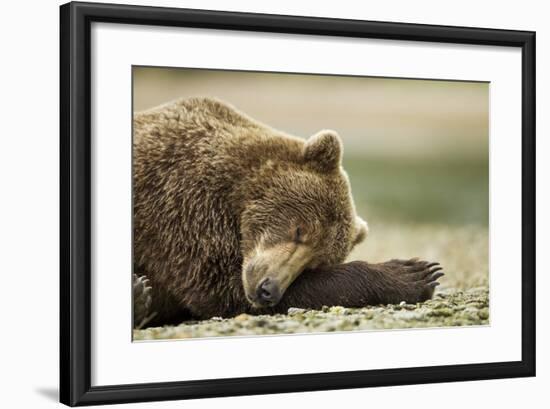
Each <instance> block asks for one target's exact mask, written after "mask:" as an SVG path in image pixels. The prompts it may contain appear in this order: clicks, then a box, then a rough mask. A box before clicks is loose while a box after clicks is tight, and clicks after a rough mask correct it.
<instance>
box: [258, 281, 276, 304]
mask: <svg viewBox="0 0 550 409" xmlns="http://www.w3.org/2000/svg"><path fill="white" fill-rule="evenodd" d="M256 296H257V297H258V301H259V302H260V303H261V304H263V305H275V304H277V303H278V302H279V300H280V299H281V290H280V289H279V285H278V284H277V283H276V282H275V281H274V280H272V279H271V278H269V277H268V278H266V279H265V280H263V281H262V282H261V283H260V284H259V285H258V289H257V290H256Z"/></svg>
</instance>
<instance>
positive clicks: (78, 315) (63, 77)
mask: <svg viewBox="0 0 550 409" xmlns="http://www.w3.org/2000/svg"><path fill="white" fill-rule="evenodd" d="M92 22H110V23H117V24H138V25H151V26H175V27H194V28H210V29H221V30H241V31H251V32H274V33H290V34H315V35H323V36H345V37H362V38H376V39H394V40H405V41H430V42H438V43H457V44H475V45H492V46H506V47H519V48H521V51H522V96H521V98H522V273H521V274H522V289H521V294H522V299H521V306H522V333H521V341H522V356H521V361H514V362H495V363H479V364H466V365H446V366H431V367H418V368H399V369H383V370H365V371H349V372H332V373H315V374H295V375H282V376H262V377H247V378H234V379H219V380H197V381H185V382H165V383H164V382H163V383H144V384H131V385H109V386H91V368H92V365H91V261H92V260H91V202H92V196H91V195H92V193H91V179H90V178H91V136H90V135H91V132H90V124H91V122H90V121H91V120H90V118H91V111H90V110H91V102H90V99H91V90H90V76H91V66H90V31H91V23H92ZM60 23H61V29H60V50H61V51H60V99H61V105H60V401H61V402H62V403H64V404H67V405H70V406H76V405H91V404H107V403H123V402H139V401H152V400H168V399H188V398H205V397H218V396H235V395H249V394H268V393H281V392H297V391H313V390H327V389H342V388H360V387H370V386H388V385H404V384H422V383H432V382H451V381H464V380H479V379H493V378H511V377H526V376H535V33H534V32H529V31H511V30H495V29H484V28H466V27H449V26H434V25H419V24H404V23H389V22H373V21H357V20H341V19H327V18H312V17H296V16H283V15H266V14H248V13H230V12H220V11H205V10H190V9H174V8H160V7H144V6H129V5H114V4H94V3H79V2H77V3H68V4H65V5H62V6H61V8H60Z"/></svg>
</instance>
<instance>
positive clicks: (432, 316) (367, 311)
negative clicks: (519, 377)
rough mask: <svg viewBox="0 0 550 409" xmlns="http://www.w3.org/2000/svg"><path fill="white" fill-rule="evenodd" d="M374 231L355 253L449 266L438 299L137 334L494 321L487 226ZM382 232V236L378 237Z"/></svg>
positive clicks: (279, 331) (295, 311)
mask: <svg viewBox="0 0 550 409" xmlns="http://www.w3.org/2000/svg"><path fill="white" fill-rule="evenodd" d="M371 232H372V233H375V234H376V236H374V234H372V237H371V238H369V239H367V241H366V242H365V243H364V244H362V245H361V246H359V248H358V249H356V250H355V251H354V252H353V254H352V255H351V257H350V259H364V260H372V261H378V260H386V259H390V258H393V257H395V256H396V255H399V256H398V257H399V258H410V257H414V256H421V257H422V258H424V259H427V260H434V261H439V262H441V264H442V265H443V267H444V270H445V273H446V275H445V277H443V278H442V279H441V286H440V287H438V290H437V291H436V293H435V295H434V297H433V299H432V300H429V301H426V302H424V303H419V304H414V305H413V304H406V303H404V302H402V303H400V304H398V305H385V306H382V305H379V306H367V307H365V308H343V307H340V306H327V307H324V308H323V309H322V310H321V311H314V310H302V309H296V308H291V309H289V310H288V313H287V314H286V315H283V314H277V315H259V316H251V315H247V314H242V315H239V316H237V317H234V318H229V319H222V318H219V317H213V318H211V319H209V320H204V321H188V322H184V323H182V324H180V325H177V326H164V327H156V328H146V329H141V330H134V333H133V335H134V340H153V339H185V338H202V337H226V336H234V335H237V336H250V335H264V334H291V333H311V332H333V331H353V330H380V329H402V328H426V327H452V326H463V325H487V324H489V287H488V283H489V277H488V235H487V229H486V228H482V227H475V226H466V227H456V226H455V227H449V226H431V225H428V226H427V225H420V226H402V225H400V226H391V225H383V226H371ZM374 237H376V240H374Z"/></svg>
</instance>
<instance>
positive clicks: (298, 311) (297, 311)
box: [287, 307, 306, 315]
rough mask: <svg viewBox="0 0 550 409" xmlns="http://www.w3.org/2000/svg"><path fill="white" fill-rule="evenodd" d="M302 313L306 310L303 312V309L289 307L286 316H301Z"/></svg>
mask: <svg viewBox="0 0 550 409" xmlns="http://www.w3.org/2000/svg"><path fill="white" fill-rule="evenodd" d="M304 312H306V310H304V309H303V308H294V307H290V308H289V309H288V311H287V313H288V315H296V314H303V313H304Z"/></svg>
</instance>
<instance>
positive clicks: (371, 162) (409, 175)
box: [133, 67, 489, 287]
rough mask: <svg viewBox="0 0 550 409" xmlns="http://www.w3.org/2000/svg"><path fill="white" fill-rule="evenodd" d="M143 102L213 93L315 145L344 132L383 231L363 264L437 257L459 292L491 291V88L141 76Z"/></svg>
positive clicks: (373, 220)
mask: <svg viewBox="0 0 550 409" xmlns="http://www.w3.org/2000/svg"><path fill="white" fill-rule="evenodd" d="M133 95H134V111H136V112H137V111H142V110H146V109H148V108H152V107H154V106H156V105H160V104H164V103H166V102H169V101H171V100H174V99H177V98H182V97H193V96H211V97H216V98H219V99H221V100H224V101H226V102H229V103H231V104H232V105H234V106H235V107H237V108H238V109H240V110H241V111H243V112H245V113H247V114H248V115H250V116H251V117H253V118H255V119H257V120H259V121H261V122H264V123H266V124H268V125H270V126H272V127H274V128H277V129H280V130H282V131H285V132H287V133H290V134H294V135H296V136H300V137H303V138H307V137H309V136H310V135H312V134H314V133H316V132H317V131H319V130H320V129H334V130H336V131H337V132H338V133H339V134H340V136H341V137H342V140H343V142H344V168H345V169H346V171H347V172H348V174H349V177H350V181H351V185H352V192H353V196H354V199H355V203H356V207H357V211H358V213H359V215H360V216H362V217H363V218H364V219H366V220H367V221H368V223H369V226H370V227H371V230H370V233H369V238H368V239H367V241H366V242H365V243H364V244H362V245H361V246H358V248H357V249H356V250H355V251H354V252H353V254H352V255H351V258H362V259H369V260H372V259H377V260H378V259H386V258H393V257H399V258H404V257H413V256H420V257H423V258H430V259H436V260H437V261H441V262H442V263H445V266H446V267H450V268H451V269H453V270H454V271H453V273H452V276H451V277H450V278H449V280H448V281H447V283H448V284H450V285H452V286H456V287H470V286H473V285H484V284H487V280H488V278H487V277H488V268H487V265H488V232H487V230H488V210H489V189H488V188H489V162H488V152H489V148H488V147H489V138H488V135H489V130H488V129H489V84H488V83H484V82H459V81H437V80H417V79H394V78H374V77H349V76H347V77H346V76H332V75H304V74H281V73H258V72H243V71H220V70H202V69H181V68H154V67H134V68H133ZM448 275H449V274H448Z"/></svg>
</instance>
